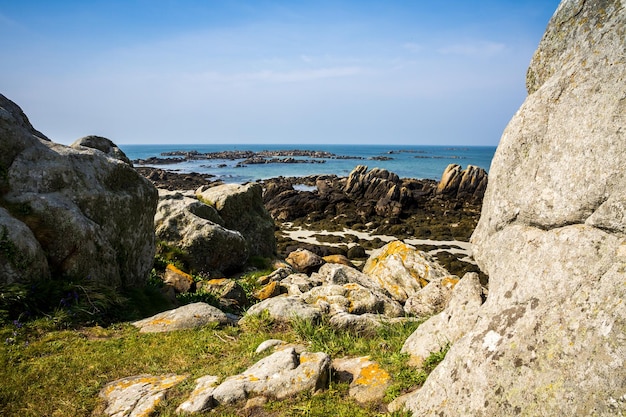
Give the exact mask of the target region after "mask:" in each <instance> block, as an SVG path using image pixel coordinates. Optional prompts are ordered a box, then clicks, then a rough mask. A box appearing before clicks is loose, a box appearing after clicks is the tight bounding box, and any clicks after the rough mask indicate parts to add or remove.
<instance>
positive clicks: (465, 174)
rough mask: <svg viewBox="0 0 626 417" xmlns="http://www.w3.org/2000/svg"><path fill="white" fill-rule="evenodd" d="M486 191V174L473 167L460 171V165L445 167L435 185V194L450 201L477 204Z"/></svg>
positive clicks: (469, 166)
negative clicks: (455, 200)
mask: <svg viewBox="0 0 626 417" xmlns="http://www.w3.org/2000/svg"><path fill="white" fill-rule="evenodd" d="M486 189H487V172H486V171H485V170H484V169H482V168H479V167H477V166H474V165H468V166H467V168H465V169H462V168H461V166H460V165H457V164H450V165H448V166H447V167H446V169H445V171H444V172H443V175H442V176H441V181H439V184H438V185H437V194H438V195H442V196H445V197H446V198H450V199H457V200H461V201H470V202H473V203H477V202H478V203H479V202H481V201H482V199H483V196H484V195H485V190H486Z"/></svg>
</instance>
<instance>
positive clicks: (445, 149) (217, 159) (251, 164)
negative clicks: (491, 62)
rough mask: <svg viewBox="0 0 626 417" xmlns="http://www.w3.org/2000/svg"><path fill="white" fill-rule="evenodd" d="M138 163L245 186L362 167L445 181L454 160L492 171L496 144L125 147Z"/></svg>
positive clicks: (122, 147)
mask: <svg viewBox="0 0 626 417" xmlns="http://www.w3.org/2000/svg"><path fill="white" fill-rule="evenodd" d="M121 149H122V150H123V151H124V152H125V153H126V155H127V156H128V158H129V159H131V160H132V161H134V164H135V166H138V167H157V168H161V169H164V170H167V171H172V172H178V173H191V172H196V173H199V174H202V175H210V176H211V177H212V178H214V179H216V180H220V181H222V182H224V183H238V184H242V183H245V182H251V181H263V180H267V179H271V178H277V177H281V176H282V177H307V176H313V175H337V176H341V177H342V176H347V175H349V174H350V172H351V171H352V170H353V169H354V168H355V167H356V166H357V165H367V166H369V167H370V168H374V167H376V168H381V169H386V170H388V171H391V172H394V173H396V174H397V175H398V176H400V177H401V178H414V179H433V180H439V179H441V175H442V173H443V172H444V170H445V168H446V167H447V166H448V165H449V164H459V165H462V166H464V167H466V166H468V165H475V166H478V167H481V168H483V169H485V170H486V171H488V170H489V166H490V165H491V159H492V158H493V155H494V153H495V150H496V147H486V146H475V147H472V146H447V145H442V146H433V145H429V146H425V145H415V146H410V145H402V146H393V145H297V144H296V145H294V144H292V145H267V144H264V145H227V144H207V145H198V144H193V145H181V144H178V145H176V144H173V145H122V146H121Z"/></svg>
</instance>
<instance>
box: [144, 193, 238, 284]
mask: <svg viewBox="0 0 626 417" xmlns="http://www.w3.org/2000/svg"><path fill="white" fill-rule="evenodd" d="M159 194H160V197H159V206H158V209H157V213H156V216H155V217H154V224H155V226H156V236H157V239H159V240H160V241H163V242H166V243H167V244H168V245H171V246H175V247H178V248H180V249H181V250H182V251H183V252H184V253H185V254H186V256H187V258H188V261H189V266H190V267H191V268H192V269H193V270H194V271H197V272H213V271H222V272H228V271H230V270H236V269H239V268H241V267H242V266H243V265H244V264H245V263H246V261H247V260H248V248H247V244H246V240H245V238H244V237H243V236H242V234H241V233H240V232H237V231H235V230H230V229H227V228H225V227H223V226H222V225H223V224H224V220H223V219H222V218H221V217H220V215H219V214H218V213H217V211H216V210H215V209H214V208H213V207H211V206H209V205H206V204H204V203H202V202H201V201H198V200H197V199H196V198H195V197H191V196H189V195H184V194H182V193H179V192H172V191H165V190H160V191H159Z"/></svg>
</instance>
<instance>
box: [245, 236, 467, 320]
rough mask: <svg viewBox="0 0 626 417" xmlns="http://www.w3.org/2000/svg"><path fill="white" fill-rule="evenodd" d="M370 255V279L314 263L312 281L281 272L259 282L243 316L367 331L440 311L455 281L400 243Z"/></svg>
mask: <svg viewBox="0 0 626 417" xmlns="http://www.w3.org/2000/svg"><path fill="white" fill-rule="evenodd" d="M373 256H377V258H376V259H375V260H374V261H372V262H373V263H374V264H375V266H373V267H371V268H370V269H371V271H369V272H371V274H370V275H368V274H366V273H363V272H360V271H358V270H357V269H355V268H354V267H352V266H347V265H342V264H337V263H325V264H323V265H321V266H319V265H317V264H316V266H317V268H316V269H318V271H317V272H313V273H311V275H310V276H309V275H306V274H304V273H293V271H290V270H289V269H288V268H282V269H279V270H277V271H275V272H274V273H273V274H271V275H268V276H265V277H261V278H260V279H261V280H262V282H263V283H267V285H266V286H265V287H264V288H263V289H262V291H261V292H262V293H263V296H262V297H261V294H259V295H257V297H258V298H263V301H262V302H260V303H259V304H256V305H254V306H252V307H251V308H250V309H249V310H248V311H247V314H248V315H256V314H260V313H262V312H266V313H267V314H269V315H270V316H271V317H272V318H274V319H276V320H279V321H290V320H292V319H293V318H295V317H299V318H301V319H305V320H312V321H317V320H319V319H320V318H321V317H322V316H326V317H328V318H329V323H330V325H331V326H333V327H335V328H337V329H342V330H350V331H354V332H369V331H374V330H376V329H377V328H379V327H380V326H382V325H384V324H385V323H394V322H397V321H408V320H417V319H418V318H420V317H421V318H422V319H423V318H424V317H426V316H430V315H432V314H436V313H438V312H440V311H441V310H443V309H444V308H445V307H446V306H447V304H448V300H449V299H450V297H451V293H452V289H453V288H454V286H455V285H456V284H457V282H458V281H459V279H458V277H456V276H453V275H450V274H449V273H448V272H447V271H446V270H445V269H444V268H443V267H441V266H440V265H439V264H437V263H436V262H434V261H433V260H432V259H431V258H430V257H428V255H426V254H425V253H423V252H420V251H417V250H415V248H413V247H411V246H408V245H404V244H403V243H400V242H392V243H390V244H389V245H387V246H385V247H384V248H382V249H381V250H380V251H379V253H378V255H373ZM422 285H423V286H424V287H423V288H422ZM401 295H402V296H401ZM268 297H269V298H268ZM405 301H407V304H405V305H404V308H403V304H404V302H405ZM407 307H408V309H407ZM246 319H247V318H246V316H244V320H246Z"/></svg>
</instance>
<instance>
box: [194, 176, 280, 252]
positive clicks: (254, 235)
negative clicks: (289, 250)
mask: <svg viewBox="0 0 626 417" xmlns="http://www.w3.org/2000/svg"><path fill="white" fill-rule="evenodd" d="M196 196H198V198H199V199H200V200H201V201H203V202H205V203H207V204H209V205H211V206H213V207H214V208H215V209H216V210H217V212H218V213H219V215H220V217H221V218H222V219H224V227H226V228H228V229H231V230H236V231H238V232H240V233H241V234H242V235H243V237H244V238H245V239H246V242H247V243H248V253H249V254H250V256H265V257H269V256H273V255H274V254H275V253H276V238H275V237H274V220H273V219H272V217H271V216H270V214H269V212H268V211H267V210H266V209H265V207H264V206H263V189H262V188H261V186H260V185H259V184H257V183H250V184H246V185H237V184H224V185H219V186H217V187H208V186H203V187H200V188H199V189H198V190H197V191H196Z"/></svg>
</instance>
